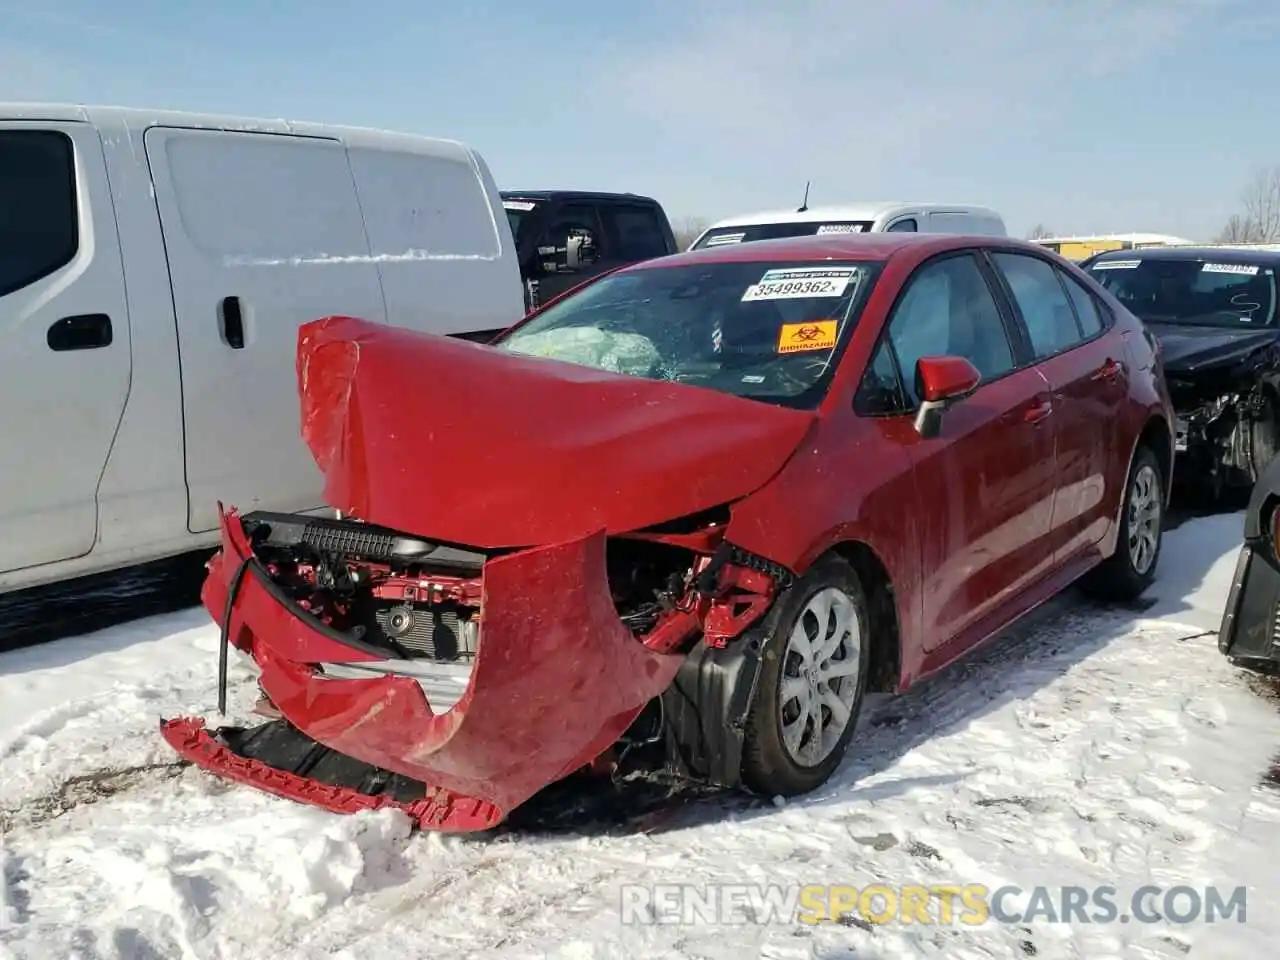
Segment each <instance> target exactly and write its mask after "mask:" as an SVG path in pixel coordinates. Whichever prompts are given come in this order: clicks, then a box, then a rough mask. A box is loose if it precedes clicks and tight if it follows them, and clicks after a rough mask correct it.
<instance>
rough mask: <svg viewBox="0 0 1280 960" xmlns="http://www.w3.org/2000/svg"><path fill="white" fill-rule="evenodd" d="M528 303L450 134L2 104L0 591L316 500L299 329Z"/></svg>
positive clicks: (470, 154) (480, 186) (424, 320)
mask: <svg viewBox="0 0 1280 960" xmlns="http://www.w3.org/2000/svg"><path fill="white" fill-rule="evenodd" d="M523 313H524V294H523V287H522V285H521V282H520V270H519V266H518V264H517V260H516V255H515V249H514V245H513V242H512V238H511V231H510V229H509V228H508V226H507V221H506V215H505V214H504V212H503V209H502V201H501V199H500V198H499V196H498V192H497V189H496V187H495V184H494V182H493V179H492V177H491V175H490V173H489V170H488V167H487V166H486V164H485V163H484V161H483V160H482V159H481V157H480V156H479V155H477V154H476V153H475V152H474V151H472V150H470V149H469V148H467V147H466V146H464V145H462V144H459V143H456V142H453V141H449V140H436V139H428V138H423V137H415V136H406V135H400V134H393V133H385V132H379V131H372V130H361V129H353V128H343V127H330V126H321V125H317V124H309V123H293V122H286V121H281V120H246V119H233V118H228V117H216V116H197V115H189V114H180V113H156V112H151V111H141V110H131V109H123V108H97V107H80V106H71V105H38V104H4V103H0V592H4V591H6V590H12V589H16V588H19V587H25V586H32V585H36V584H41V583H47V582H51V581H55V580H62V579H66V578H69V577H73V576H78V575H81V574H87V573H95V572H101V571H105V570H110V569H114V568H118V567H122V566H126V565H131V564H134V563H138V562H142V561H146V560H151V559H158V558H161V557H164V556H168V555H173V554H177V553H183V552H186V551H189V550H195V549H201V548H203V547H204V546H206V545H212V544H215V543H216V541H217V536H216V527H217V522H218V516H217V502H218V501H219V500H222V501H224V502H225V503H228V504H235V505H237V506H240V507H242V508H245V509H254V508H270V509H278V510H285V511H296V512H302V511H308V510H313V509H320V508H322V500H323V498H322V493H321V491H322V486H323V484H322V478H321V474H320V472H319V470H318V469H317V467H316V466H315V464H314V462H313V461H312V459H311V457H310V455H309V453H308V451H307V449H306V447H305V445H304V444H303V442H302V439H301V437H300V433H299V404H298V397H297V392H296V391H297V387H296V380H295V373H294V356H295V346H296V341H297V328H298V326H299V324H301V323H304V322H306V321H308V320H313V319H317V318H320V317H323V316H327V315H331V314H350V315H355V316H359V317H364V318H366V319H369V320H373V321H376V322H384V323H391V324H395V325H399V326H406V327H412V328H415V329H418V330H425V331H430V332H433V333H439V334H451V335H462V336H468V335H476V334H480V333H481V332H483V331H497V330H500V329H502V328H505V327H507V326H509V325H511V324H512V323H514V322H516V321H517V320H519V319H520V317H521V316H522V315H523ZM412 395H413V390H412V384H406V392H405V396H406V398H407V399H406V402H408V403H411V402H412V399H409V398H412ZM422 414H423V416H430V415H431V412H430V411H429V410H424V411H423V412H422Z"/></svg>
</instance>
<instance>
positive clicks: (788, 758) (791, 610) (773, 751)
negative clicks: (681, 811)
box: [742, 556, 871, 797]
mask: <svg viewBox="0 0 1280 960" xmlns="http://www.w3.org/2000/svg"><path fill="white" fill-rule="evenodd" d="M828 588H835V589H837V590H839V591H840V592H842V593H843V594H844V595H845V596H846V597H847V598H848V599H849V601H850V602H851V604H852V607H853V614H854V617H855V621H856V623H857V628H858V637H859V640H860V642H859V644H858V656H859V663H858V673H857V680H856V683H855V692H854V695H853V701H852V704H851V706H850V711H849V712H850V716H849V720H848V722H847V723H846V725H845V727H844V730H843V731H841V733H840V735H839V738H838V739H837V740H836V743H835V745H834V747H833V748H832V750H831V751H830V753H828V754H827V755H826V756H825V757H823V758H822V759H821V760H819V761H818V762H817V763H814V764H811V765H808V764H805V765H802V764H801V763H798V762H797V761H796V759H795V758H793V756H792V755H791V752H790V751H789V750H788V748H787V746H786V744H785V743H784V741H783V734H782V727H783V714H784V712H785V711H784V710H783V704H782V703H781V702H780V700H781V684H782V681H783V678H784V671H785V669H786V667H787V663H786V661H787V660H788V659H789V658H788V655H787V654H788V648H789V641H790V637H791V633H792V630H793V629H794V628H795V627H796V625H797V623H798V622H799V620H800V619H801V617H802V616H803V614H804V613H805V611H806V608H807V605H808V603H809V601H810V600H811V599H813V598H814V597H815V596H816V595H817V594H818V593H819V592H821V591H823V590H826V589H828ZM815 622H816V621H815ZM870 631H871V618H870V615H869V612H868V606H867V595H866V592H865V591H864V590H863V588H862V584H861V582H859V580H858V575H857V574H856V573H855V572H854V570H853V567H851V566H850V565H849V564H848V563H847V562H845V561H844V560H842V559H840V558H839V557H836V556H828V557H823V558H822V559H820V560H819V561H818V562H817V563H815V564H814V565H813V566H812V567H811V568H810V569H809V571H808V572H807V573H806V574H805V575H804V576H803V577H800V578H799V579H797V580H796V582H795V583H793V584H792V585H791V586H790V587H788V588H787V590H786V591H785V592H783V593H782V595H781V596H779V597H778V599H777V601H776V602H775V603H774V605H773V608H772V609H771V610H770V611H769V614H768V616H767V617H766V618H765V621H764V623H763V624H762V632H763V633H764V647H763V650H762V653H761V659H762V663H761V667H760V677H759V682H758V683H757V684H756V692H755V697H754V700H753V702H752V705H751V712H750V713H749V715H748V717H747V725H746V730H745V736H744V742H743V753H742V782H743V785H744V786H746V787H747V788H748V789H750V790H753V791H755V792H756V793H760V794H763V795H765V796H783V797H791V796H796V795H799V794H803V793H808V792H810V791H811V790H815V789H817V788H818V787H820V786H821V785H822V784H823V783H825V782H826V781H827V780H828V779H829V778H830V777H831V775H832V773H834V772H835V770H836V768H837V767H839V766H840V763H841V761H842V760H843V759H844V755H845V751H846V750H847V748H848V746H849V741H850V740H851V739H852V737H853V733H854V730H855V729H856V727H857V725H858V715H859V714H860V712H861V710H862V701H863V697H864V695H865V693H866V688H867V673H868V669H869V665H870V662H871V657H870V649H871V633H870ZM824 709H825V708H824ZM824 718H825V715H824ZM824 722H825V719H824Z"/></svg>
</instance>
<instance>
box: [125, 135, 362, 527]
mask: <svg viewBox="0 0 1280 960" xmlns="http://www.w3.org/2000/svg"><path fill="white" fill-rule="evenodd" d="M146 150H147V159H148V161H149V162H150V165H151V175H152V179H153V181H154V184H155V191H156V206H157V208H158V210H159V212H160V223H161V228H162V229H163V231H164V241H165V247H166V249H167V251H168V256H169V277H170V282H171V286H172V289H173V303H174V310H175V313H176V315H177V325H178V349H179V354H180V358H181V366H182V413H183V423H184V429H185V436H186V471H187V489H188V492H189V495H190V512H189V519H188V526H189V528H190V529H191V530H192V531H193V532H200V531H205V530H212V529H215V528H216V526H217V520H218V516H217V501H218V500H222V501H223V502H224V503H227V504H234V505H237V506H239V507H241V508H244V509H276V510H290V511H293V510H306V509H310V508H314V507H319V506H321V505H322V504H323V493H322V491H323V486H324V484H323V477H322V476H321V474H320V471H319V469H318V468H317V467H316V465H315V462H314V461H313V460H312V458H311V455H310V453H309V451H308V450H307V448H306V446H305V444H304V443H303V442H302V437H301V432H300V428H301V424H300V420H299V403H298V394H297V380H296V374H295V372H294V360H295V355H296V348H297V338H298V327H299V325H301V324H303V323H305V322H307V321H309V320H315V319H318V318H320V317H325V316H330V315H333V314H350V315H353V316H357V317H363V318H364V319H367V320H373V321H376V322H385V321H386V311H385V307H384V305H383V299H382V289H381V286H380V284H379V279H378V270H377V267H376V265H375V264H374V263H373V261H372V258H371V257H370V249H369V243H368V240H367V239H366V236H365V228H364V223H363V219H362V216H361V211H360V204H359V202H358V200H357V197H356V188H355V184H354V181H353V179H352V176H351V170H350V167H349V165H348V161H347V154H346V149H345V147H344V146H343V144H342V143H340V142H339V141H337V140H331V139H325V138H318V137H299V136H281V135H275V134H261V133H234V132H227V131H215V130H189V129H183V128H176V127H152V128H151V129H149V130H148V131H147V133H146Z"/></svg>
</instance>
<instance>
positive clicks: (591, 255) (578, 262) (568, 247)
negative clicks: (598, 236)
mask: <svg viewBox="0 0 1280 960" xmlns="http://www.w3.org/2000/svg"><path fill="white" fill-rule="evenodd" d="M595 262H596V240H595V237H593V236H592V235H591V234H590V233H589V232H587V231H586V230H570V231H569V238H568V240H566V241H565V245H564V265H565V269H566V270H568V271H570V272H577V271H578V270H581V269H582V268H583V267H588V266H590V265H591V264H593V263H595Z"/></svg>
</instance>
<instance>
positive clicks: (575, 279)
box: [533, 201, 612, 304]
mask: <svg viewBox="0 0 1280 960" xmlns="http://www.w3.org/2000/svg"><path fill="white" fill-rule="evenodd" d="M611 256H612V251H611V250H610V249H609V246H608V243H607V241H606V238H605V235H604V230H603V229H602V227H601V224H600V217H599V215H598V213H597V211H596V206H595V204H594V203H586V202H581V201H571V202H569V203H565V204H562V205H561V206H559V207H557V208H556V209H554V210H553V211H551V214H550V216H549V217H548V218H547V226H546V227H545V229H543V231H542V232H541V233H540V234H539V235H538V238H537V242H536V249H535V250H534V261H533V262H534V268H533V269H534V279H536V281H537V284H538V286H537V296H538V303H539V304H543V303H546V302H547V301H548V300H552V299H554V298H556V297H558V296H560V294H562V293H564V292H565V291H566V290H569V289H571V288H573V287H576V286H577V285H578V284H580V283H585V282H586V281H587V280H590V279H591V278H592V277H594V276H596V275H597V274H599V273H602V272H604V270H606V269H607V267H606V266H605V264H606V263H607V262H608V259H609V258H610V257H611Z"/></svg>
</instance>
